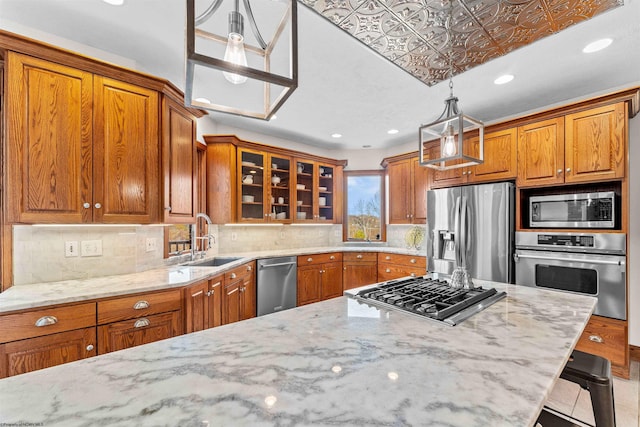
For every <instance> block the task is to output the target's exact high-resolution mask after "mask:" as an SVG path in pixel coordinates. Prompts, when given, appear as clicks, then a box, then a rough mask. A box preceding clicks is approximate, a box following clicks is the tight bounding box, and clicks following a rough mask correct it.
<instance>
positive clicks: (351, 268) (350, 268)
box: [342, 262, 378, 290]
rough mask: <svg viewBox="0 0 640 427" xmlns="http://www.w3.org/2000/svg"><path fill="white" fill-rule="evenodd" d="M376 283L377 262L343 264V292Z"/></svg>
mask: <svg viewBox="0 0 640 427" xmlns="http://www.w3.org/2000/svg"><path fill="white" fill-rule="evenodd" d="M377 281H378V263H377V262H360V263H357V262H354V263H349V264H347V263H345V264H344V268H343V273H342V286H343V289H344V290H347V289H353V288H357V287H360V286H365V285H370V284H372V283H376V282H377Z"/></svg>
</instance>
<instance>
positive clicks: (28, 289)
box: [0, 245, 426, 313]
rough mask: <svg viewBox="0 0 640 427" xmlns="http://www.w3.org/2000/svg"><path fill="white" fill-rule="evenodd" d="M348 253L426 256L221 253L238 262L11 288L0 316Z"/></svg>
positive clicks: (1, 297)
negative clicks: (247, 266) (259, 263)
mask: <svg viewBox="0 0 640 427" xmlns="http://www.w3.org/2000/svg"><path fill="white" fill-rule="evenodd" d="M349 251H359V252H365V251H366V252H391V253H398V254H407V255H416V256H425V253H426V252H425V250H424V249H423V250H422V251H416V250H409V249H403V248H397V247H386V246H380V245H358V246H346V245H345V246H332V247H313V248H296V249H283V250H277V251H263V252H245V253H237V254H224V255H218V256H220V257H228V256H234V257H239V258H240V259H238V260H237V261H233V262H231V263H228V264H225V265H224V266H220V267H193V266H188V265H176V266H170V267H161V268H156V269H153V270H147V271H144V272H140V273H131V274H122V275H116V276H105V277H99V278H91V279H82V280H65V281H61V282H47V283H34V284H29V285H17V286H13V287H11V288H9V289H7V290H6V291H4V292H2V293H0V313H6V312H10V311H16V310H23V309H29V308H35V307H44V306H49V305H56V304H66V303H73V302H81V301H87V300H90V299H98V298H108V297H114V296H120V295H126V294H132V293H138V292H149V291H157V290H163V289H170V288H176V287H182V286H185V285H188V284H190V283H195V282H197V281H199V280H203V279H206V278H207V277H211V276H215V275H217V274H220V273H224V272H225V271H227V270H230V269H232V268H235V267H237V266H239V265H241V264H244V263H246V262H249V261H252V260H255V259H260V258H269V257H276V256H291V255H307V254H313V253H326V252H349Z"/></svg>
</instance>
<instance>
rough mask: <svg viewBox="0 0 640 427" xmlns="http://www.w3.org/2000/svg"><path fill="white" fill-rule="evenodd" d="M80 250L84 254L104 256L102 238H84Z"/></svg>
mask: <svg viewBox="0 0 640 427" xmlns="http://www.w3.org/2000/svg"><path fill="white" fill-rule="evenodd" d="M80 251H81V254H82V256H102V240H83V241H82V242H80Z"/></svg>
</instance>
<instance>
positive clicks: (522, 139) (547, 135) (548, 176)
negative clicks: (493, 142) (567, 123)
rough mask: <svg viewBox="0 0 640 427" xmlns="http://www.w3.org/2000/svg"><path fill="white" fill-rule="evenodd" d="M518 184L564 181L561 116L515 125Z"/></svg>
mask: <svg viewBox="0 0 640 427" xmlns="http://www.w3.org/2000/svg"><path fill="white" fill-rule="evenodd" d="M518 154H519V155H518V179H517V185H518V186H538V185H550V184H560V183H562V182H564V117H560V118H557V119H551V120H545V121H542V122H538V123H532V124H530V125H526V126H522V127H519V128H518Z"/></svg>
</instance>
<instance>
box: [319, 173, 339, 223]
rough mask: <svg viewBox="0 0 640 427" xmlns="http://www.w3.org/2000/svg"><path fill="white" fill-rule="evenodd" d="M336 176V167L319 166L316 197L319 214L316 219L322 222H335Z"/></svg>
mask: <svg viewBox="0 0 640 427" xmlns="http://www.w3.org/2000/svg"><path fill="white" fill-rule="evenodd" d="M334 176H335V167H334V166H327V165H322V164H319V165H318V195H317V197H316V200H317V204H318V213H317V216H316V218H317V220H318V221H321V222H333V220H334V215H335V210H334V207H335V198H334V192H333V190H334V186H333V182H334V181H333V180H334Z"/></svg>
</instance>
